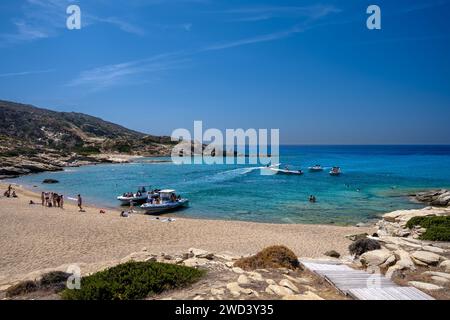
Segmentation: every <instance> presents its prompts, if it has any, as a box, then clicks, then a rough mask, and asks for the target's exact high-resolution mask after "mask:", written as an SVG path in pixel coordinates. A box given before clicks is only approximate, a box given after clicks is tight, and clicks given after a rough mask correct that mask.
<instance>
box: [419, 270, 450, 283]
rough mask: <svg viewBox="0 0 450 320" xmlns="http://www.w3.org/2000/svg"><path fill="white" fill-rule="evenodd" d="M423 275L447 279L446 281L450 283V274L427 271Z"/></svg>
mask: <svg viewBox="0 0 450 320" xmlns="http://www.w3.org/2000/svg"><path fill="white" fill-rule="evenodd" d="M423 274H424V275H427V276H436V277H441V278H445V279H447V280H449V281H450V274H449V273H445V272H438V271H425V272H424V273H423Z"/></svg>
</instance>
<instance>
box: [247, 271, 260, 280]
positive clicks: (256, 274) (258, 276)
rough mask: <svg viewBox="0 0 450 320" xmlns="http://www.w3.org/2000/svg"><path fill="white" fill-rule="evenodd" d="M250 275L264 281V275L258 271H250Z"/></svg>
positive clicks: (253, 278)
mask: <svg viewBox="0 0 450 320" xmlns="http://www.w3.org/2000/svg"><path fill="white" fill-rule="evenodd" d="M248 276H249V278H250V279H252V280H254V281H260V282H261V281H264V278H263V277H262V275H261V274H260V273H258V272H249V273H248Z"/></svg>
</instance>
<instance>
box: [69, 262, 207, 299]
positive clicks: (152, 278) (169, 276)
mask: <svg viewBox="0 0 450 320" xmlns="http://www.w3.org/2000/svg"><path fill="white" fill-rule="evenodd" d="M204 273H205V272H204V271H202V270H198V269H194V268H190V267H185V266H179V265H173V264H165V263H158V262H128V263H125V264H120V265H117V266H115V267H112V268H110V269H107V270H105V271H101V272H97V273H95V274H93V275H90V276H87V277H83V278H82V279H81V288H80V289H79V290H77V289H73V290H70V289H65V290H64V291H63V292H62V298H63V299H66V300H131V299H143V298H146V297H148V296H150V295H153V294H158V293H161V292H163V291H165V290H170V289H177V288H182V287H185V286H187V285H189V284H192V283H194V282H195V281H197V280H199V279H200V278H201V277H202V276H203V275H204Z"/></svg>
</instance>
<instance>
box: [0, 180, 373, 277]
mask: <svg viewBox="0 0 450 320" xmlns="http://www.w3.org/2000/svg"><path fill="white" fill-rule="evenodd" d="M0 188H1V190H2V192H1V195H2V196H1V197H0V221H1V226H0V257H1V259H0V282H2V281H5V280H7V279H9V278H12V277H16V276H18V275H22V274H26V273H29V272H32V271H35V270H39V269H43V268H52V267H57V266H60V265H62V264H66V263H79V262H83V263H96V262H101V261H110V260H115V259H120V258H122V257H124V256H126V255H128V254H130V253H132V252H136V251H139V250H141V249H142V248H143V247H146V248H147V249H148V251H150V252H154V253H160V252H165V253H168V254H171V253H177V252H181V251H183V250H184V251H185V250H187V249H188V248H190V247H196V248H202V249H205V250H210V251H214V252H222V251H229V252H232V253H235V254H249V253H255V252H257V251H258V250H260V249H262V248H264V247H266V246H268V245H273V244H283V245H286V246H288V247H289V248H291V249H292V250H293V251H294V252H295V253H296V254H297V255H298V256H299V257H319V256H322V255H323V253H324V252H325V251H327V250H337V251H338V252H340V253H341V254H344V255H345V254H347V247H348V245H349V244H350V240H347V239H346V238H345V237H344V236H345V235H348V234H353V233H362V232H368V233H370V232H373V229H372V228H358V227H341V226H331V225H300V224H266V223H251V222H238V221H220V220H199V219H185V218H180V217H177V218H176V221H174V222H170V223H169V222H162V221H159V220H155V218H154V217H151V216H145V215H140V214H134V215H131V216H130V217H129V218H121V217H120V212H119V211H115V210H110V209H108V210H107V211H106V213H105V214H101V213H99V211H100V209H99V208H95V207H85V209H86V212H84V213H80V212H78V209H77V207H76V204H75V203H74V202H73V201H70V200H67V199H66V202H65V208H64V209H60V208H46V207H42V206H41V204H40V195H38V194H36V193H33V192H31V191H28V190H25V189H23V188H20V187H17V186H14V188H15V189H16V192H17V195H18V198H5V197H3V192H4V190H6V188H7V185H5V184H4V183H3V184H0ZM48 189H49V191H51V186H49V188H48ZM30 200H33V201H34V202H35V203H36V204H34V205H30V204H29V202H30Z"/></svg>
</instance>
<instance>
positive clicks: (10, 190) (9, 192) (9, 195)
mask: <svg viewBox="0 0 450 320" xmlns="http://www.w3.org/2000/svg"><path fill="white" fill-rule="evenodd" d="M3 196H5V197H7V198H18V196H17V194H16V190H14V189H13V187H12V185H9V186H8V189H7V190H6V191H5V192H4V193H3Z"/></svg>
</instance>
